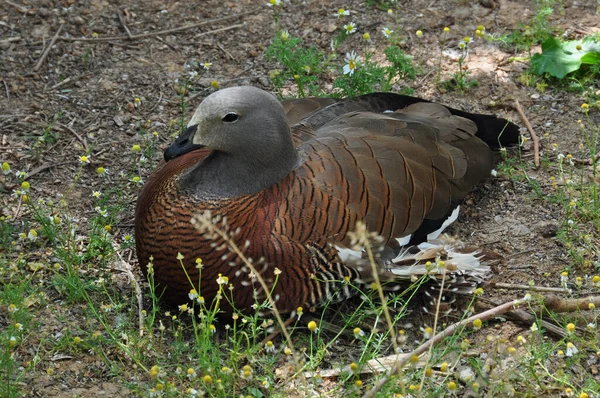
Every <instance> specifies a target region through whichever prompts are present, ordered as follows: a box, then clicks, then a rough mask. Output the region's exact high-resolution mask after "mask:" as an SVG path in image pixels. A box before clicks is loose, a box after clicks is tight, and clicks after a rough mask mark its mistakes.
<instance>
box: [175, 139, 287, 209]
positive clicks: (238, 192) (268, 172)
mask: <svg viewBox="0 0 600 398" xmlns="http://www.w3.org/2000/svg"><path fill="white" fill-rule="evenodd" d="M274 155H276V154H271V156H269V157H267V158H265V157H262V158H261V157H258V156H255V157H240V156H233V155H230V154H227V153H224V152H220V151H214V152H212V153H211V154H210V155H209V156H208V157H206V158H205V159H204V160H202V161H201V162H200V163H198V164H197V165H195V166H193V167H191V168H190V169H188V170H186V171H185V172H184V173H183V174H182V175H181V177H180V180H179V181H180V184H181V187H182V188H183V189H184V190H189V191H191V192H193V193H194V194H195V195H196V196H198V197H200V198H203V199H225V198H234V197H238V196H243V195H250V194H253V193H256V192H260V191H262V190H264V189H267V188H269V187H270V186H272V185H273V184H276V183H277V182H279V181H281V180H282V179H283V178H284V177H285V176H286V175H288V174H289V173H290V172H291V171H292V170H293V169H294V168H296V167H297V166H298V163H299V161H298V159H299V158H298V155H297V153H296V151H295V150H292V151H291V152H289V151H288V153H284V154H279V155H278V156H274Z"/></svg>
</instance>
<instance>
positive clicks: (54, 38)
mask: <svg viewBox="0 0 600 398" xmlns="http://www.w3.org/2000/svg"><path fill="white" fill-rule="evenodd" d="M64 26H65V24H60V26H59V27H58V30H57V31H56V33H55V34H54V37H52V40H51V41H50V44H49V45H48V47H47V48H46V51H44V53H43V54H42V56H41V57H40V59H39V60H38V61H37V64H35V66H34V67H33V70H34V71H36V72H37V71H38V70H39V69H40V68H41V66H42V64H43V63H44V60H45V59H46V57H47V56H48V54H49V53H50V50H51V49H52V46H53V45H54V43H56V40H57V39H58V35H59V34H60V32H61V31H62V28H63V27H64Z"/></svg>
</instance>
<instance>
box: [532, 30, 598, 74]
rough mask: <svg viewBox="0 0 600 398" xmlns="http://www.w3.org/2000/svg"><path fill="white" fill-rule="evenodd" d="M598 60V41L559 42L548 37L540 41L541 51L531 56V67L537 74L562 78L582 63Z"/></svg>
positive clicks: (595, 62) (592, 62)
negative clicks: (542, 41)
mask: <svg viewBox="0 0 600 398" xmlns="http://www.w3.org/2000/svg"><path fill="white" fill-rule="evenodd" d="M598 62H600V42H596V41H594V40H572V41H565V42H561V41H560V40H558V39H556V38H554V37H549V38H548V39H546V40H545V41H544V43H542V53H541V54H534V56H533V57H531V69H532V71H533V72H534V73H536V74H538V75H543V74H545V73H548V74H550V75H552V76H554V77H557V78H559V79H562V78H563V77H565V76H566V75H568V74H569V73H571V72H574V71H576V70H578V69H579V68H580V67H581V64H582V63H586V64H597V63H598Z"/></svg>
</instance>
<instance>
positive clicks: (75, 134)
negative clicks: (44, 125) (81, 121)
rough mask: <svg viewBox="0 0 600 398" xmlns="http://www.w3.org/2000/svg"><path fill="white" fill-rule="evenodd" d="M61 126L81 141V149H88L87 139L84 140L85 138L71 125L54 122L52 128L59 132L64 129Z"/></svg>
mask: <svg viewBox="0 0 600 398" xmlns="http://www.w3.org/2000/svg"><path fill="white" fill-rule="evenodd" d="M63 128H65V129H67V130H68V131H69V133H71V134H73V135H74V136H75V138H77V140H78V141H79V142H80V143H81V145H83V149H85V150H86V151H87V150H88V146H87V141H86V140H85V138H82V137H81V136H80V135H79V134H77V133H76V132H75V130H73V128H72V127H71V126H68V125H65V124H60V123H54V124H53V125H52V130H56V131H59V132H63V131H64V130H63Z"/></svg>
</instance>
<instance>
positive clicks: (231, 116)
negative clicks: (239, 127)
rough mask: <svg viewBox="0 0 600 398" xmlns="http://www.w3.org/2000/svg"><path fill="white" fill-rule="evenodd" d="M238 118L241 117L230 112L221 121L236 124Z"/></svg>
mask: <svg viewBox="0 0 600 398" xmlns="http://www.w3.org/2000/svg"><path fill="white" fill-rule="evenodd" d="M238 117H239V116H238V114H237V113H235V112H229V113H228V114H226V115H225V116H223V119H221V120H223V121H224V122H226V123H233V122H235V121H237V120H238Z"/></svg>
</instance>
